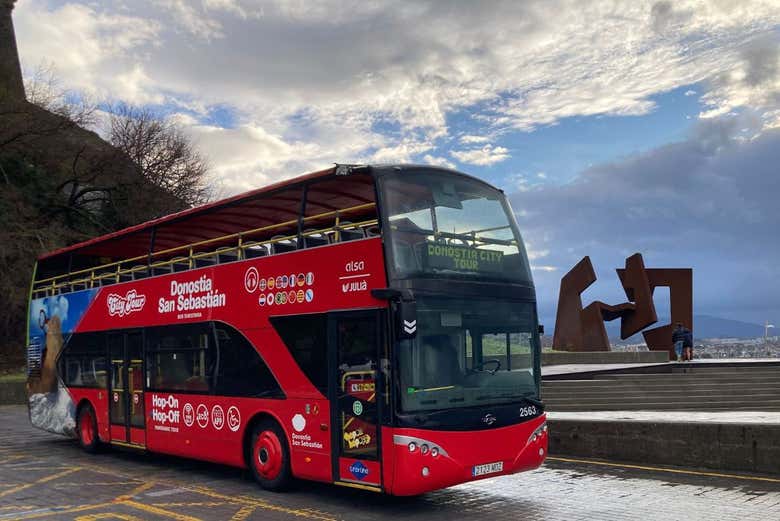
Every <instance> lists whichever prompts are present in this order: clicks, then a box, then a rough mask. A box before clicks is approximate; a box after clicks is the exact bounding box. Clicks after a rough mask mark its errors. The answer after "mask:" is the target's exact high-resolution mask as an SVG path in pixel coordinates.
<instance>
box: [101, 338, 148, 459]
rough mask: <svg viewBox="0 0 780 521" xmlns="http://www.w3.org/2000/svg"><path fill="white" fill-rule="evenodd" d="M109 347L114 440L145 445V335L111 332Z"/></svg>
mask: <svg viewBox="0 0 780 521" xmlns="http://www.w3.org/2000/svg"><path fill="white" fill-rule="evenodd" d="M108 349H109V356H110V359H111V379H110V383H111V386H110V388H109V390H108V400H109V406H108V414H109V421H110V423H111V441H112V442H113V443H118V444H131V445H132V446H134V447H144V446H145V445H146V436H145V432H144V425H145V422H144V386H143V382H144V367H143V334H142V333H141V332H140V331H129V332H125V333H111V334H110V335H109V337H108Z"/></svg>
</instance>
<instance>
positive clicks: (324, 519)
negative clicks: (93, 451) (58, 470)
mask: <svg viewBox="0 0 780 521" xmlns="http://www.w3.org/2000/svg"><path fill="white" fill-rule="evenodd" d="M82 469H83V470H89V471H90V472H95V473H97V474H105V475H107V476H114V477H121V478H123V479H127V478H132V477H133V476H132V475H128V474H127V473H123V472H116V471H111V470H108V469H105V468H102V467H97V466H91V465H90V466H88V465H84V466H82ZM156 483H157V484H158V485H167V486H171V487H176V488H182V489H184V490H188V491H190V492H195V493H197V494H200V495H202V496H206V497H211V498H214V499H219V500H222V501H225V502H228V503H238V504H243V505H256V506H257V508H259V509H262V510H271V511H274V512H282V513H284V514H289V515H292V516H297V517H303V518H307V519H319V520H321V521H336V518H334V517H331V516H329V515H327V514H324V513H321V512H316V511H307V510H300V509H294V508H286V507H282V506H278V505H273V504H271V503H266V502H265V501H261V500H258V499H255V498H249V497H246V496H229V495H227V494H221V493H219V492H216V491H214V490H211V489H210V488H208V487H204V486H193V485H190V484H186V483H179V482H176V481H173V480H164V481H163V480H157V481H156ZM122 504H127V502H123V503H122Z"/></svg>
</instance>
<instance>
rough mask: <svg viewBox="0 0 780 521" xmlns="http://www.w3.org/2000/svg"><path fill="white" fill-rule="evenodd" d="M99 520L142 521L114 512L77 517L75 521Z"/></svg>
mask: <svg viewBox="0 0 780 521" xmlns="http://www.w3.org/2000/svg"><path fill="white" fill-rule="evenodd" d="M100 519H119V520H121V521H143V520H142V519H140V518H138V517H135V516H131V515H130V514H119V513H116V512H104V513H102V514H86V515H83V516H79V517H77V518H76V520H75V521H98V520H100Z"/></svg>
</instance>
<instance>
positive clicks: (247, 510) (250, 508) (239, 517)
mask: <svg viewBox="0 0 780 521" xmlns="http://www.w3.org/2000/svg"><path fill="white" fill-rule="evenodd" d="M255 510H257V507H256V506H254V505H247V506H244V507H241V509H240V510H239V511H238V512H236V513H235V514H233V517H231V518H230V521H244V520H245V519H246V518H247V517H249V516H251V515H252V512H254V511H255Z"/></svg>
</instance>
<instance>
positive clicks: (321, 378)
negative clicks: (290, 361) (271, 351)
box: [271, 313, 328, 395]
mask: <svg viewBox="0 0 780 521" xmlns="http://www.w3.org/2000/svg"><path fill="white" fill-rule="evenodd" d="M271 325H272V326H273V327H274V329H275V330H276V333H277V334H278V335H279V337H281V339H282V342H284V345H285V346H287V349H288V350H289V351H290V354H291V355H292V357H293V358H294V359H295V362H296V363H297V364H298V367H300V368H301V371H303V374H305V375H306V377H307V378H308V379H309V381H311V383H312V385H314V387H316V388H317V389H318V390H319V391H320V392H322V393H323V394H325V395H327V393H328V370H327V369H328V357H327V353H328V318H327V315H325V314H324V313H318V314H311V315H299V316H286V317H273V318H271Z"/></svg>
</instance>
